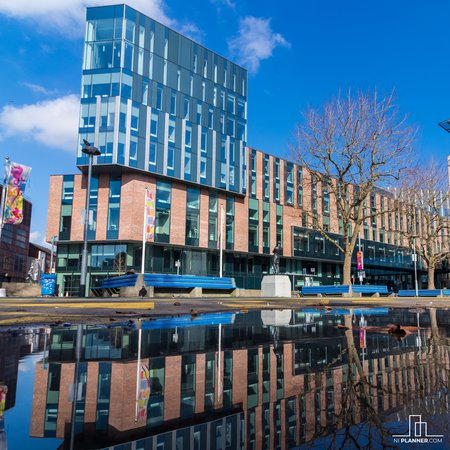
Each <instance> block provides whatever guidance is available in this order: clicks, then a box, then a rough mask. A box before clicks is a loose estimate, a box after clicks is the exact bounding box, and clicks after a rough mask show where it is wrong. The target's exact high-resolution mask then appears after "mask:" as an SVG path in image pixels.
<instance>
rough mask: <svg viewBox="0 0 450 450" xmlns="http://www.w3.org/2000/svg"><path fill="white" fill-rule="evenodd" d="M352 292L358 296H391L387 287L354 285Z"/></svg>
mask: <svg viewBox="0 0 450 450" xmlns="http://www.w3.org/2000/svg"><path fill="white" fill-rule="evenodd" d="M352 291H353V292H354V293H357V294H359V293H360V294H389V291H388V288H387V286H381V285H376V284H354V285H353V286H352Z"/></svg>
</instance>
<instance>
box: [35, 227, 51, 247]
mask: <svg viewBox="0 0 450 450" xmlns="http://www.w3.org/2000/svg"><path fill="white" fill-rule="evenodd" d="M30 242H32V243H33V244H37V245H42V246H43V247H47V248H50V244H49V243H48V242H45V236H44V235H43V234H42V233H41V232H40V231H32V232H31V233H30Z"/></svg>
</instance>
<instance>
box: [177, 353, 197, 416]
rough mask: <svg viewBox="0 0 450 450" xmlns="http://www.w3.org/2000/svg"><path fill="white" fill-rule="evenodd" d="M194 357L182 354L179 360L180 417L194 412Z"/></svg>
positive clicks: (191, 414)
mask: <svg viewBox="0 0 450 450" xmlns="http://www.w3.org/2000/svg"><path fill="white" fill-rule="evenodd" d="M195 358H196V355H195V354H194V355H183V357H182V360H181V418H182V419H185V418H188V417H192V416H193V415H194V413H195V365H196V364H195Z"/></svg>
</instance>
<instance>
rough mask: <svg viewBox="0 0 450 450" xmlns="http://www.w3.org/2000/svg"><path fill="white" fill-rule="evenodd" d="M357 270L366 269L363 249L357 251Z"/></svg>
mask: <svg viewBox="0 0 450 450" xmlns="http://www.w3.org/2000/svg"><path fill="white" fill-rule="evenodd" d="M356 270H357V271H358V272H359V271H361V270H364V257H363V252H361V251H358V252H356Z"/></svg>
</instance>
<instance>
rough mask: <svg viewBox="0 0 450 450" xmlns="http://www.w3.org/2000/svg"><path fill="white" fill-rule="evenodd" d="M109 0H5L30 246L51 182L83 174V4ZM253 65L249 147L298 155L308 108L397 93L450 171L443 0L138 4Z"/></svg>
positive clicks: (7, 65)
mask: <svg viewBox="0 0 450 450" xmlns="http://www.w3.org/2000/svg"><path fill="white" fill-rule="evenodd" d="M110 3H121V2H112V1H104V0H91V1H88V0H64V1H62V0H39V1H37V0H33V1H30V0H0V39H1V42H2V45H1V46H0V61H1V62H2V69H1V70H0V85H1V89H0V159H1V160H3V158H4V157H5V156H6V155H9V156H10V157H11V158H12V159H13V160H15V161H17V162H21V163H23V164H26V165H29V166H32V168H33V171H32V176H31V184H30V186H29V189H28V196H29V197H30V199H31V200H32V202H33V219H32V232H33V234H32V240H33V241H35V242H38V243H40V242H42V239H43V236H44V233H45V227H46V220H47V204H48V186H49V175H50V174H59V173H76V172H77V169H76V167H75V152H76V130H77V124H78V97H79V92H80V81H81V60H82V51H83V45H82V44H83V41H82V36H83V32H84V16H85V7H86V6H91V5H102V4H110ZM128 4H129V5H130V6H133V7H135V8H136V9H138V10H140V11H142V12H144V13H146V14H148V15H149V16H151V17H153V18H155V19H157V20H159V21H161V22H163V23H165V24H167V25H169V26H171V27H173V28H175V29H176V30H178V31H181V32H183V33H187V34H189V35H190V36H191V37H193V38H194V39H196V40H198V41H200V43H202V44H203V45H205V46H206V47H208V48H211V49H212V50H214V51H216V52H218V53H220V54H222V55H224V56H226V57H229V58H231V59H233V60H234V61H236V62H238V63H240V64H241V65H243V66H245V67H247V68H248V69H249V72H250V73H249V103H248V144H249V145H250V146H253V147H256V148H259V149H261V150H263V151H266V152H269V153H273V154H278V155H281V156H289V150H288V146H289V143H290V142H292V136H293V131H294V127H295V124H296V123H297V122H298V121H299V120H300V113H301V111H304V110H305V109H306V107H307V106H308V105H315V106H318V105H320V104H321V103H322V102H323V101H324V100H326V99H329V98H330V97H332V96H333V95H335V94H336V93H337V92H338V91H339V89H344V90H346V89H348V88H352V89H357V88H362V89H375V88H376V89H378V90H379V91H381V92H384V93H388V92H390V90H391V89H393V88H395V90H396V96H397V103H398V105H399V107H400V109H401V110H402V111H403V112H404V113H405V114H408V115H409V118H410V122H411V123H412V124H415V125H416V126H418V128H419V133H418V137H417V142H416V148H417V151H418V152H419V153H420V154H421V155H422V156H423V157H424V158H426V157H429V156H430V155H433V156H435V157H436V158H437V159H438V160H440V161H442V164H445V163H446V156H447V154H450V135H446V134H445V132H444V131H443V130H441V129H440V128H439V127H438V126H437V123H438V122H439V121H441V120H444V119H447V118H449V117H450V101H449V100H450V83H449V72H450V71H449V69H450V54H449V53H450V50H449V48H450V47H449V46H447V45H446V43H447V42H449V40H450V27H449V19H448V17H450V2H448V1H446V0H435V1H433V2H424V1H423V0H410V1H406V0H396V1H392V0H377V1H360V0H341V1H336V0H314V1H311V0H309V1H306V0H278V1H276V2H274V1H269V0H258V1H256V0H242V1H241V0H189V1H186V0H167V1H164V0H129V1H128Z"/></svg>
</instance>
